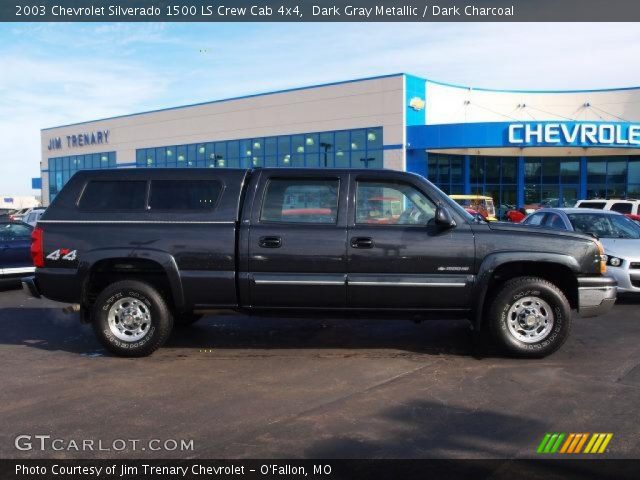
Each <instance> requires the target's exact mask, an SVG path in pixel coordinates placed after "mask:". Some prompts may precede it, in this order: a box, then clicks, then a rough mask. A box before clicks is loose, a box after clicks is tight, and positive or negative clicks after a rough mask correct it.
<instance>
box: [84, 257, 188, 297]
mask: <svg viewBox="0 0 640 480" xmlns="http://www.w3.org/2000/svg"><path fill="white" fill-rule="evenodd" d="M116 258H130V259H144V260H150V261H153V262H155V263H157V264H158V265H160V266H161V267H162V269H163V270H164V272H165V273H166V275H167V278H168V280H169V285H170V286H171V294H172V296H173V301H174V303H175V306H176V308H178V309H180V308H182V307H183V306H184V291H183V289H182V281H181V280H180V274H179V272H178V264H177V263H176V260H175V258H173V255H170V254H168V253H167V252H163V251H160V250H153V249H148V248H136V250H135V252H132V251H131V249H130V248H105V249H96V250H91V251H88V252H84V253H83V254H82V258H81V259H79V263H78V271H77V275H78V284H79V285H82V291H85V288H84V287H85V285H86V282H87V281H88V280H89V274H90V273H91V269H92V268H93V267H94V266H95V265H96V263H98V262H100V261H102V260H111V259H116Z"/></svg>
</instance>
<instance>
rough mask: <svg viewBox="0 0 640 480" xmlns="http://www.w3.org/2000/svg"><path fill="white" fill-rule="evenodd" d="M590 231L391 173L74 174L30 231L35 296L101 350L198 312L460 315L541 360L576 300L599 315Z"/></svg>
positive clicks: (137, 347) (139, 347)
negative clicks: (517, 221)
mask: <svg viewBox="0 0 640 480" xmlns="http://www.w3.org/2000/svg"><path fill="white" fill-rule="evenodd" d="M602 255H603V250H602V246H601V245H600V243H599V242H598V241H597V240H596V239H595V238H592V237H589V236H586V235H582V234H576V233H570V232H558V231H552V230H545V229H542V228H531V227H529V228H527V227H522V226H519V225H510V224H500V223H486V222H485V221H484V220H482V219H480V218H476V217H473V216H471V215H469V214H468V213H467V212H466V211H465V210H464V209H463V208H462V207H460V206H459V205H457V204H456V203H455V202H454V201H453V200H451V199H450V198H449V197H447V195H445V194H444V193H443V192H442V191H440V190H439V189H437V188H436V187H435V186H434V185H432V184H431V183H429V182H428V181H427V180H426V179H424V178H422V177H420V176H418V175H414V174H410V173H406V172H397V171H392V170H338V169H283V168H278V169H275V168H274V169H254V170H246V169H137V170H133V169H126V170H124V169H123V170H107V171H104V170H103V171H81V172H78V173H76V174H75V175H74V176H73V177H72V178H71V180H70V181H69V182H68V183H67V185H66V186H65V187H64V188H63V189H62V191H61V192H60V193H59V194H58V196H57V197H56V198H55V199H54V200H53V202H52V204H51V206H50V207H49V208H48V209H47V211H46V212H45V214H44V215H43V216H42V218H41V220H40V221H39V222H38V227H37V228H36V229H35V231H34V234H33V242H32V256H33V260H34V264H35V266H36V267H37V268H36V271H35V276H34V277H29V278H25V279H23V283H24V286H25V288H26V289H28V290H29V291H30V292H31V293H32V294H33V295H35V296H40V295H44V296H45V297H47V298H50V299H53V300H58V301H61V302H68V303H72V304H74V305H75V306H76V307H77V306H79V311H80V318H81V320H82V321H84V322H91V323H92V324H93V326H94V329H95V332H96V334H97V336H98V337H99V339H100V340H101V342H102V343H103V344H104V345H105V347H106V348H107V349H108V350H110V351H111V352H114V353H116V354H119V355H126V356H142V355H148V354H150V353H151V352H153V351H154V350H156V349H157V348H158V347H160V346H161V345H162V344H163V343H164V342H165V341H166V340H167V338H168V337H169V335H170V333H171V330H172V328H173V325H174V323H176V322H179V323H191V322H193V321H195V320H197V319H198V318H199V313H200V312H203V311H207V310H220V309H231V310H235V311H241V312H246V313H249V314H251V315H268V314H270V315H274V314H276V315H280V316H296V317H305V316H311V315H317V314H318V313H321V314H322V315H327V316H331V315H333V316H338V317H342V318H347V317H348V316H349V315H350V314H353V313H356V312H357V313H359V314H362V313H364V314H366V315H370V316H372V317H373V316H380V315H384V316H385V317H386V318H389V317H393V318H403V317H404V318H413V319H416V318H427V317H433V316H436V317H437V318H450V317H454V318H460V317H463V318H468V319H469V320H470V321H471V323H472V326H473V327H474V329H475V330H476V331H486V329H490V331H491V333H492V336H493V338H494V340H495V341H497V342H498V343H499V345H500V346H501V347H502V348H503V349H504V350H505V351H506V352H507V353H510V354H515V355H519V356H525V357H541V356H545V355H547V354H549V353H551V352H553V351H555V350H557V349H558V348H559V347H560V346H561V345H562V344H563V342H564V341H565V340H566V339H567V336H568V335H569V330H570V325H571V310H572V309H574V310H578V311H580V313H581V314H582V315H583V316H589V315H598V314H600V313H604V312H606V311H608V310H609V309H610V308H611V307H612V306H613V304H614V302H615V281H613V280H612V279H610V278H608V277H606V276H603V273H604V271H605V268H606V266H605V265H604V263H603V258H602Z"/></svg>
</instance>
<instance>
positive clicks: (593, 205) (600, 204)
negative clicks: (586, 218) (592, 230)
mask: <svg viewBox="0 0 640 480" xmlns="http://www.w3.org/2000/svg"><path fill="white" fill-rule="evenodd" d="M606 204H607V202H581V203H580V205H578V208H598V209H600V210H602V209H603V208H604V207H605V205H606Z"/></svg>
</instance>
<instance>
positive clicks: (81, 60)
mask: <svg viewBox="0 0 640 480" xmlns="http://www.w3.org/2000/svg"><path fill="white" fill-rule="evenodd" d="M639 54H640V35H638V24H633V23H628V24H624V23H617V24H604V23H598V24H596V23H586V24H584V23H583V24H580V23H575V24H562V23H549V24H547V23H520V24H504V23H502V24H492V23H477V24H470V23H457V24H456V23H451V24H446V23H436V24H428V23H403V24H393V23H357V24H353V23H304V24H290V23H287V24H285V23H280V24H273V23H271V24H256V23H235V24H217V23H209V24H206V23H201V24H193V23H191V24H185V23H162V24H144V23H127V24H118V23H108V24H95V23H94V24H90V23H78V24H71V23H56V24H7V23H5V24H0V195H3V196H8V195H31V194H36V193H38V192H37V191H33V190H31V178H32V177H37V176H39V171H40V170H39V162H40V129H42V128H47V127H52V126H57V125H64V124H68V123H76V122H82V121H87V120H94V119H99V118H104V117H110V116H115V115H123V114H128V113H135V112H141V111H146V110H154V109H158V108H165V107H172V106H177V105H185V104H191V103H197V102H203V101H208V100H216V99H223V98H228V97H235V96H241V95H247V94H253V93H260V92H268V91H273V90H278V89H284V88H290V87H298V86H305V85H313V84H319V83H326V82H332V81H340V80H349V79H353V78H359V77H367V76H373V75H382V74H389V73H400V72H404V73H411V74H414V75H417V76H421V77H425V78H429V79H432V80H438V81H443V82H448V83H455V84H461V85H466V86H473V87H486V88H504V89H534V90H540V89H551V90H559V89H590V88H612V87H626V86H637V85H640V62H638V60H637V59H638V56H639Z"/></svg>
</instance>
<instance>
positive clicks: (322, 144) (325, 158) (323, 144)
mask: <svg viewBox="0 0 640 480" xmlns="http://www.w3.org/2000/svg"><path fill="white" fill-rule="evenodd" d="M320 146H321V147H322V148H324V168H327V150H329V149H330V148H331V147H333V145H332V144H331V143H326V142H321V143H320Z"/></svg>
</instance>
